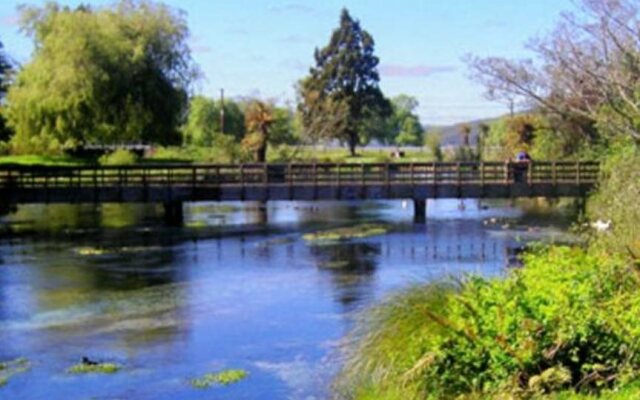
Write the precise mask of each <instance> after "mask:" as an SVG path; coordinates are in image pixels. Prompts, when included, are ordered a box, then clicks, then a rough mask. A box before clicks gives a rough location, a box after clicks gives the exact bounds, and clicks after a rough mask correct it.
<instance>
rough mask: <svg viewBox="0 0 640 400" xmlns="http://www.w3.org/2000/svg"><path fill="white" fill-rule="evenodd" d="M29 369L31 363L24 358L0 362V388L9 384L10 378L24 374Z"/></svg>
mask: <svg viewBox="0 0 640 400" xmlns="http://www.w3.org/2000/svg"><path fill="white" fill-rule="evenodd" d="M29 368H31V363H30V362H29V360H27V359H26V358H16V359H14V360H9V361H3V362H0V387H2V386H5V385H6V384H7V383H9V379H11V377H12V376H14V375H17V374H21V373H23V372H26V371H28V370H29Z"/></svg>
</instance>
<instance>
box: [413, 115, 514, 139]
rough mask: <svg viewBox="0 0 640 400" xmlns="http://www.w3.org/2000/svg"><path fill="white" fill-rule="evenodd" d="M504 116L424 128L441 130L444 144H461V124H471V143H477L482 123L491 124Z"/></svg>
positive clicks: (434, 130) (433, 130) (435, 130)
mask: <svg viewBox="0 0 640 400" xmlns="http://www.w3.org/2000/svg"><path fill="white" fill-rule="evenodd" d="M500 118H502V117H495V118H485V119H478V120H475V121H468V122H460V123H457V124H454V125H426V126H425V127H424V129H425V130H426V132H439V133H440V134H441V137H442V145H443V146H459V145H461V144H462V137H461V135H460V126H462V125H464V124H467V125H470V126H471V137H470V139H469V140H470V143H471V144H475V143H477V141H478V132H479V130H480V128H479V126H480V124H483V123H484V124H487V125H491V124H492V123H493V122H496V121H497V120H499V119H500Z"/></svg>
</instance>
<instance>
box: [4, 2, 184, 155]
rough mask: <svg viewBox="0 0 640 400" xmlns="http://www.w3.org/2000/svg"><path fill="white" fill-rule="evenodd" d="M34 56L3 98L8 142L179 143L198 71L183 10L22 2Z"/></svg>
mask: <svg viewBox="0 0 640 400" xmlns="http://www.w3.org/2000/svg"><path fill="white" fill-rule="evenodd" d="M21 12H22V14H21V28H22V30H23V31H24V32H26V34H27V35H28V36H29V37H31V38H32V39H33V41H34V48H35V50H34V54H33V58H32V59H31V61H30V62H28V63H27V64H26V65H24V67H23V68H22V69H21V70H20V72H19V73H18V75H17V77H16V81H15V83H14V84H13V85H12V87H11V88H10V89H9V92H8V95H7V113H6V114H7V119H8V123H9V126H10V127H12V128H13V129H14V131H15V133H16V134H15V136H14V148H18V149H20V148H23V149H25V150H29V147H32V145H33V144H34V143H42V142H51V141H56V142H60V143H65V142H72V143H87V142H89V143H113V142H122V141H143V142H154V143H175V142H179V140H180V135H179V133H178V125H179V122H180V121H181V118H182V117H183V115H184V110H185V108H186V105H187V91H188V88H189V84H190V82H191V80H192V78H193V77H194V74H195V73H194V71H195V70H194V67H193V66H192V62H191V56H190V51H189V48H188V46H187V38H188V34H189V32H188V29H187V25H186V21H185V18H184V15H183V14H182V13H180V12H178V11H175V10H173V9H171V8H169V7H167V6H165V5H161V4H156V3H152V2H149V1H133V0H129V1H128V0H123V1H121V2H120V3H118V4H116V5H115V6H111V7H109V8H92V7H89V6H80V7H78V8H75V9H72V8H69V7H63V6H60V5H57V4H55V3H48V4H47V5H46V6H44V7H43V8H35V7H24V8H22V10H21Z"/></svg>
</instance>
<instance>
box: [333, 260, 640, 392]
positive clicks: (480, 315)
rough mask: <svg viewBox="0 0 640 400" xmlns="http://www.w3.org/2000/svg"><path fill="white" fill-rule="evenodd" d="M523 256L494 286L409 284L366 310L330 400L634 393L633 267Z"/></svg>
mask: <svg viewBox="0 0 640 400" xmlns="http://www.w3.org/2000/svg"><path fill="white" fill-rule="evenodd" d="M524 261H525V264H526V267H525V268H523V269H518V270H514V271H511V272H510V274H509V276H507V277H506V278H505V279H504V280H500V279H497V280H485V279H481V278H475V277H473V278H468V279H466V280H465V281H463V282H461V283H451V284H437V285H430V286H427V287H415V288H413V289H411V290H409V291H407V292H406V293H403V294H400V295H398V296H396V297H394V298H392V299H390V300H388V301H387V302H385V303H384V304H382V305H380V306H379V307H376V308H374V309H373V310H372V311H370V312H369V313H368V314H367V315H366V316H365V317H364V320H363V321H361V322H360V324H359V327H358V329H357V330H356V332H355V333H354V335H355V336H354V338H355V346H354V348H353V349H352V350H351V352H350V355H349V357H348V361H347V363H346V367H345V368H344V370H343V371H342V373H341V375H340V378H339V380H338V382H337V389H338V392H339V393H340V395H342V396H343V397H345V398H354V399H396V398H397V399H449V398H459V399H485V398H486V399H489V398H491V399H493V398H532V397H537V396H543V395H544V396H547V395H550V394H557V393H562V392H563V391H564V392H566V393H565V394H563V395H562V396H564V397H558V398H562V399H570V398H574V397H571V396H573V395H574V394H575V395H576V396H578V397H575V398H583V397H580V396H588V395H591V394H603V393H613V392H611V391H614V392H615V391H624V390H626V391H627V392H628V393H638V388H637V387H635V389H634V387H631V389H628V387H629V385H630V384H633V383H634V381H635V380H636V379H638V378H640V340H638V338H639V337H640V290H639V289H640V275H639V274H637V273H635V272H634V271H636V269H635V268H634V267H633V266H632V265H630V264H629V263H628V262H627V261H626V260H624V259H622V258H615V257H611V256H603V255H601V254H600V253H595V252H591V251H586V250H582V249H577V248H568V247H557V248H551V249H548V250H536V251H534V252H533V253H531V254H528V255H526V256H525V257H524ZM558 396H560V395H558ZM584 398H586V397H584ZM607 398H609V397H607ZM630 398H631V397H630Z"/></svg>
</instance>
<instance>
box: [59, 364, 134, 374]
mask: <svg viewBox="0 0 640 400" xmlns="http://www.w3.org/2000/svg"><path fill="white" fill-rule="evenodd" d="M121 369H122V366H120V365H118V364H114V363H95V364H94V363H85V362H80V363H78V364H75V365H73V366H71V367H69V369H67V373H68V374H115V373H116V372H118V371H120V370H121Z"/></svg>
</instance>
